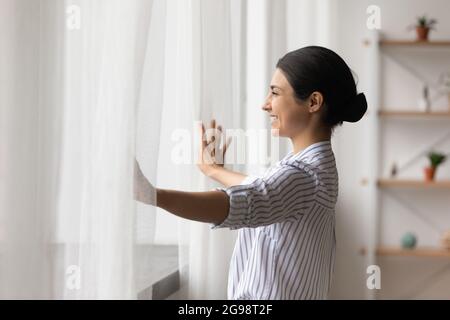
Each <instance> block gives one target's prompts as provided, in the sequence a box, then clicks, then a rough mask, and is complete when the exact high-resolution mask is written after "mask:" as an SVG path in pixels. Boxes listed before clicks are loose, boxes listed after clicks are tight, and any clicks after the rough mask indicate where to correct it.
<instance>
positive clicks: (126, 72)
mask: <svg viewBox="0 0 450 320" xmlns="http://www.w3.org/2000/svg"><path fill="white" fill-rule="evenodd" d="M150 5H151V2H149V1H144V0H134V1H128V2H123V1H120V0H96V1H87V0H78V1H76V0H74V1H59V0H40V1H24V0H12V1H10V0H5V1H2V4H1V6H2V8H1V10H0V11H1V16H2V19H1V20H2V27H3V28H2V37H1V38H2V46H1V50H2V56H3V57H4V58H3V59H2V60H1V66H0V70H1V73H2V75H1V79H2V86H1V87H2V92H1V96H2V98H1V118H2V123H1V139H2V140H1V142H2V143H1V145H2V153H1V157H2V158H1V162H0V164H1V173H2V174H1V176H0V177H1V189H0V191H1V204H0V205H1V208H0V219H1V225H2V233H1V238H0V296H1V297H2V298H35V299H36V298H37V299H40V298H43V299H49V298H55V299H61V298H68V299H77V298H83V299H119V298H120V299H130V298H135V297H136V289H135V285H134V269H133V268H134V260H133V259H134V255H133V252H134V251H133V248H134V243H135V228H134V225H135V204H134V201H133V199H132V192H131V191H132V181H131V179H132V177H133V174H132V173H133V156H134V141H135V108H136V104H137V101H138V92H139V85H140V81H141V71H140V70H142V64H143V61H142V57H143V53H142V51H143V50H145V47H144V46H143V44H142V42H141V41H142V39H145V37H146V30H147V28H148V17H147V16H146V14H147V13H148V12H150ZM9 17H11V18H9ZM3 18H5V20H4V19H3ZM69 20H70V21H69ZM139 57H141V58H139ZM4 83H5V86H4V85H3V84H4Z"/></svg>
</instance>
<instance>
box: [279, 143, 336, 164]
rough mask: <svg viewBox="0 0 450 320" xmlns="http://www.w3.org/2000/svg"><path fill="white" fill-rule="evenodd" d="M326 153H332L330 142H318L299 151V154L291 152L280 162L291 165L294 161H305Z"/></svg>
mask: <svg viewBox="0 0 450 320" xmlns="http://www.w3.org/2000/svg"><path fill="white" fill-rule="evenodd" d="M326 151H332V149H331V141H330V140H324V141H319V142H316V143H313V144H311V145H309V146H307V147H306V148H305V149H303V150H300V151H299V152H297V153H295V154H294V153H293V151H291V152H289V153H288V154H287V155H286V157H284V159H283V160H282V162H285V163H291V162H294V161H299V160H302V159H306V158H308V157H310V156H312V155H314V154H316V153H322V152H326Z"/></svg>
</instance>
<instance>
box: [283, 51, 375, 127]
mask: <svg viewBox="0 0 450 320" xmlns="http://www.w3.org/2000/svg"><path fill="white" fill-rule="evenodd" d="M277 68H279V69H280V70H281V71H282V72H283V74H284V76H285V77H286V79H287V80H288V81H289V83H290V85H291V86H292V88H293V89H294V92H295V98H296V99H298V100H300V101H304V100H305V99H306V98H308V97H309V96H310V95H311V94H312V93H313V92H314V91H318V92H320V93H322V95H323V97H324V105H323V106H324V107H325V110H324V114H323V118H322V120H323V122H324V124H325V125H327V126H328V127H330V128H331V129H333V128H334V127H335V126H336V125H342V122H343V121H347V122H357V121H359V120H360V119H361V118H362V117H363V115H364V113H365V112H366V110H367V101H366V97H365V96H364V93H360V94H358V92H357V89H356V84H355V80H354V78H353V74H352V72H351V70H350V68H349V67H348V66H347V64H346V63H345V61H344V60H343V59H342V58H341V57H340V56H339V55H337V54H336V53H335V52H334V51H332V50H330V49H327V48H323V47H318V46H310V47H304V48H301V49H298V50H295V51H291V52H289V53H287V54H286V55H285V56H284V57H282V58H281V59H280V60H279V61H278V63H277Z"/></svg>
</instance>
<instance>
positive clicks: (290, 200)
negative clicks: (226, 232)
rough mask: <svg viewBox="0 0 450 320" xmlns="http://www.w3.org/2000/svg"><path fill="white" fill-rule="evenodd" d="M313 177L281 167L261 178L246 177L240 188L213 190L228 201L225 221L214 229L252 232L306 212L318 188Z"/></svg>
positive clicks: (311, 172) (297, 170)
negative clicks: (227, 198)
mask: <svg viewBox="0 0 450 320" xmlns="http://www.w3.org/2000/svg"><path fill="white" fill-rule="evenodd" d="M315 177H316V175H315V174H314V172H313V171H311V170H309V169H308V168H303V169H302V168H299V167H294V166H290V165H285V166H281V167H279V168H277V169H276V170H273V171H272V173H270V174H269V175H267V176H265V177H249V178H248V179H245V180H244V181H243V182H242V183H241V184H240V185H237V186H232V187H229V188H216V190H220V191H223V192H226V194H227V195H228V197H229V201H230V209H229V212H228V216H227V218H226V219H225V220H224V221H223V222H221V223H219V224H213V225H212V226H211V228H212V229H216V228H230V229H239V228H255V227H259V226H265V225H269V224H273V223H276V222H281V221H284V220H286V219H292V218H293V219H296V218H299V217H300V216H301V215H303V214H305V213H306V212H308V209H309V208H310V207H311V205H312V204H313V202H314V200H315V195H316V191H317V187H318V183H317V180H316V178H315Z"/></svg>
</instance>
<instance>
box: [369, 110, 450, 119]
mask: <svg viewBox="0 0 450 320" xmlns="http://www.w3.org/2000/svg"><path fill="white" fill-rule="evenodd" d="M378 115H379V116H380V117H383V118H390V117H401V118H423V119H427V118H430V119H439V118H441V119H446V120H450V110H449V111H432V112H421V111H400V110H398V111H387V110H381V111H379V112H378Z"/></svg>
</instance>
